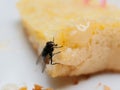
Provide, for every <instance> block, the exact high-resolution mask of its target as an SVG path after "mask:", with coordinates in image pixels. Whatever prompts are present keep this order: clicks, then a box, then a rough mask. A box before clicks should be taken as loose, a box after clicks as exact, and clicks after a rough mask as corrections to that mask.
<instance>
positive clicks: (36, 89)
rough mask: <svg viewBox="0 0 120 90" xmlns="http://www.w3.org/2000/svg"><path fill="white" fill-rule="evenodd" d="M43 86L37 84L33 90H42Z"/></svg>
mask: <svg viewBox="0 0 120 90" xmlns="http://www.w3.org/2000/svg"><path fill="white" fill-rule="evenodd" d="M42 88H43V87H42V86H40V85H37V84H35V85H34V88H33V89H32V90H42Z"/></svg>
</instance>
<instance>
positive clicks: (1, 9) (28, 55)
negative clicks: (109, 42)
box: [0, 0, 120, 90]
mask: <svg viewBox="0 0 120 90" xmlns="http://www.w3.org/2000/svg"><path fill="white" fill-rule="evenodd" d="M16 2H17V0H0V88H1V87H3V86H4V85H6V84H16V85H18V86H24V85H26V86H28V87H29V90H32V89H30V88H32V87H33V85H34V84H35V83H37V84H40V85H42V86H44V87H53V88H54V89H55V90H56V89H59V90H103V85H107V86H109V87H110V88H111V90H120V84H119V82H120V74H112V73H111V74H110V73H109V74H101V75H95V76H92V77H90V78H89V79H87V80H81V81H79V83H78V84H77V85H73V79H72V80H70V78H68V79H65V78H64V79H51V78H50V77H48V76H47V75H46V74H45V73H44V74H43V73H41V68H40V67H39V66H37V65H36V64H35V63H36V59H37V56H36V54H35V53H34V51H33V49H32V47H31V45H30V44H29V43H28V41H27V39H26V37H25V34H24V32H23V28H22V25H21V22H20V20H21V19H20V16H19V13H18V10H17V8H16ZM109 2H111V3H114V4H116V5H120V1H119V0H109ZM99 83H102V85H101V86H98V84H99Z"/></svg>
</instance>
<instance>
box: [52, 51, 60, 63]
mask: <svg viewBox="0 0 120 90" xmlns="http://www.w3.org/2000/svg"><path fill="white" fill-rule="evenodd" d="M52 57H53V54H52V53H51V54H50V60H51V65H55V64H59V63H53V59H52Z"/></svg>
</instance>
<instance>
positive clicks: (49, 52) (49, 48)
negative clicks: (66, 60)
mask: <svg viewBox="0 0 120 90" xmlns="http://www.w3.org/2000/svg"><path fill="white" fill-rule="evenodd" d="M61 47H62V46H58V45H57V44H55V43H54V38H53V41H48V42H46V45H45V47H44V48H43V50H42V52H41V54H40V56H39V57H38V60H37V62H36V63H38V62H39V61H40V60H41V59H42V60H43V63H42V65H43V69H42V72H44V69H45V67H46V64H49V62H50V64H51V65H55V64H59V63H55V62H53V56H54V55H56V54H59V53H60V52H61V51H59V52H56V53H53V51H54V49H55V48H61Z"/></svg>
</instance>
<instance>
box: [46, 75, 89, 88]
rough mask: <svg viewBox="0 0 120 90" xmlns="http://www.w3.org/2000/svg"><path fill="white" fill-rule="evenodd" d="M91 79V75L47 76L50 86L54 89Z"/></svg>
mask: <svg viewBox="0 0 120 90" xmlns="http://www.w3.org/2000/svg"><path fill="white" fill-rule="evenodd" d="M87 79H89V75H86V76H75V77H58V78H51V77H49V76H48V77H47V80H48V82H49V84H50V86H51V87H52V88H54V89H56V88H64V87H67V86H71V85H77V84H78V83H80V82H82V81H85V80H87Z"/></svg>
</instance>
